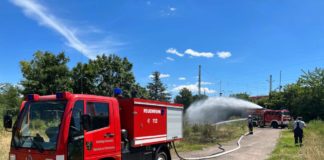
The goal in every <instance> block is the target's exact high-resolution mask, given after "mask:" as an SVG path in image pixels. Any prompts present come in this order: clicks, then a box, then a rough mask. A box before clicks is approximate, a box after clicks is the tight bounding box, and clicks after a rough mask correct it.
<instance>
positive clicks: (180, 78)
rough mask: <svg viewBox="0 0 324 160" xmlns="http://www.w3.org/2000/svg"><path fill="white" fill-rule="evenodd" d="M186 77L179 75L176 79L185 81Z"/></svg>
mask: <svg viewBox="0 0 324 160" xmlns="http://www.w3.org/2000/svg"><path fill="white" fill-rule="evenodd" d="M186 79H187V78H186V77H179V78H178V80H180V81H185V80H186Z"/></svg>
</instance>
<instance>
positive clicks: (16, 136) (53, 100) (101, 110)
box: [4, 92, 183, 160]
mask: <svg viewBox="0 0 324 160" xmlns="http://www.w3.org/2000/svg"><path fill="white" fill-rule="evenodd" d="M182 110H183V106H182V105H181V104H172V103H167V102H159V101H152V100H145V99H136V98H129V99H124V98H113V97H104V96H95V95H85V94H72V93H69V92H63V93H57V94H56V95H47V96H39V95H37V94H31V95H28V96H27V98H26V101H24V102H23V103H22V105H21V107H20V112H19V115H18V118H17V120H16V122H15V123H14V125H13V126H12V124H11V123H12V118H11V117H10V116H9V115H6V116H5V118H4V126H5V128H12V140H11V149H10V153H9V159H10V160H44V159H45V160H81V159H87V160H97V159H98V160H170V159H171V156H170V151H169V149H170V143H171V142H173V141H178V140H181V139H182V117H183V116H182V112H183V111H182Z"/></svg>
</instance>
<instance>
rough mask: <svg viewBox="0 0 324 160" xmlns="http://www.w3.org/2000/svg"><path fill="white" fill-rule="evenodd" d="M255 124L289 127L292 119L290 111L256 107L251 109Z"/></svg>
mask: <svg viewBox="0 0 324 160" xmlns="http://www.w3.org/2000/svg"><path fill="white" fill-rule="evenodd" d="M249 112H250V114H251V115H252V118H253V122H254V125H256V126H259V127H264V126H270V127H273V128H278V127H281V128H284V127H287V126H288V124H289V121H290V120H291V117H290V114H289V111H288V110H286V109H283V110H271V109H255V110H250V111H249Z"/></svg>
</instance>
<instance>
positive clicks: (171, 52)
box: [166, 48, 184, 57]
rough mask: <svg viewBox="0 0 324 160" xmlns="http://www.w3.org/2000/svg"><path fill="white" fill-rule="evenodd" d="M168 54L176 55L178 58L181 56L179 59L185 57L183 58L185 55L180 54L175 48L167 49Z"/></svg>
mask: <svg viewBox="0 0 324 160" xmlns="http://www.w3.org/2000/svg"><path fill="white" fill-rule="evenodd" d="M166 53H170V54H174V55H177V56H179V57H183V56H184V54H183V53H179V52H178V51H177V49H175V48H169V49H167V50H166Z"/></svg>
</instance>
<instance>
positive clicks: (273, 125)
mask: <svg viewBox="0 0 324 160" xmlns="http://www.w3.org/2000/svg"><path fill="white" fill-rule="evenodd" d="M271 126H272V128H278V127H279V125H278V123H277V122H272V123H271Z"/></svg>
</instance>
